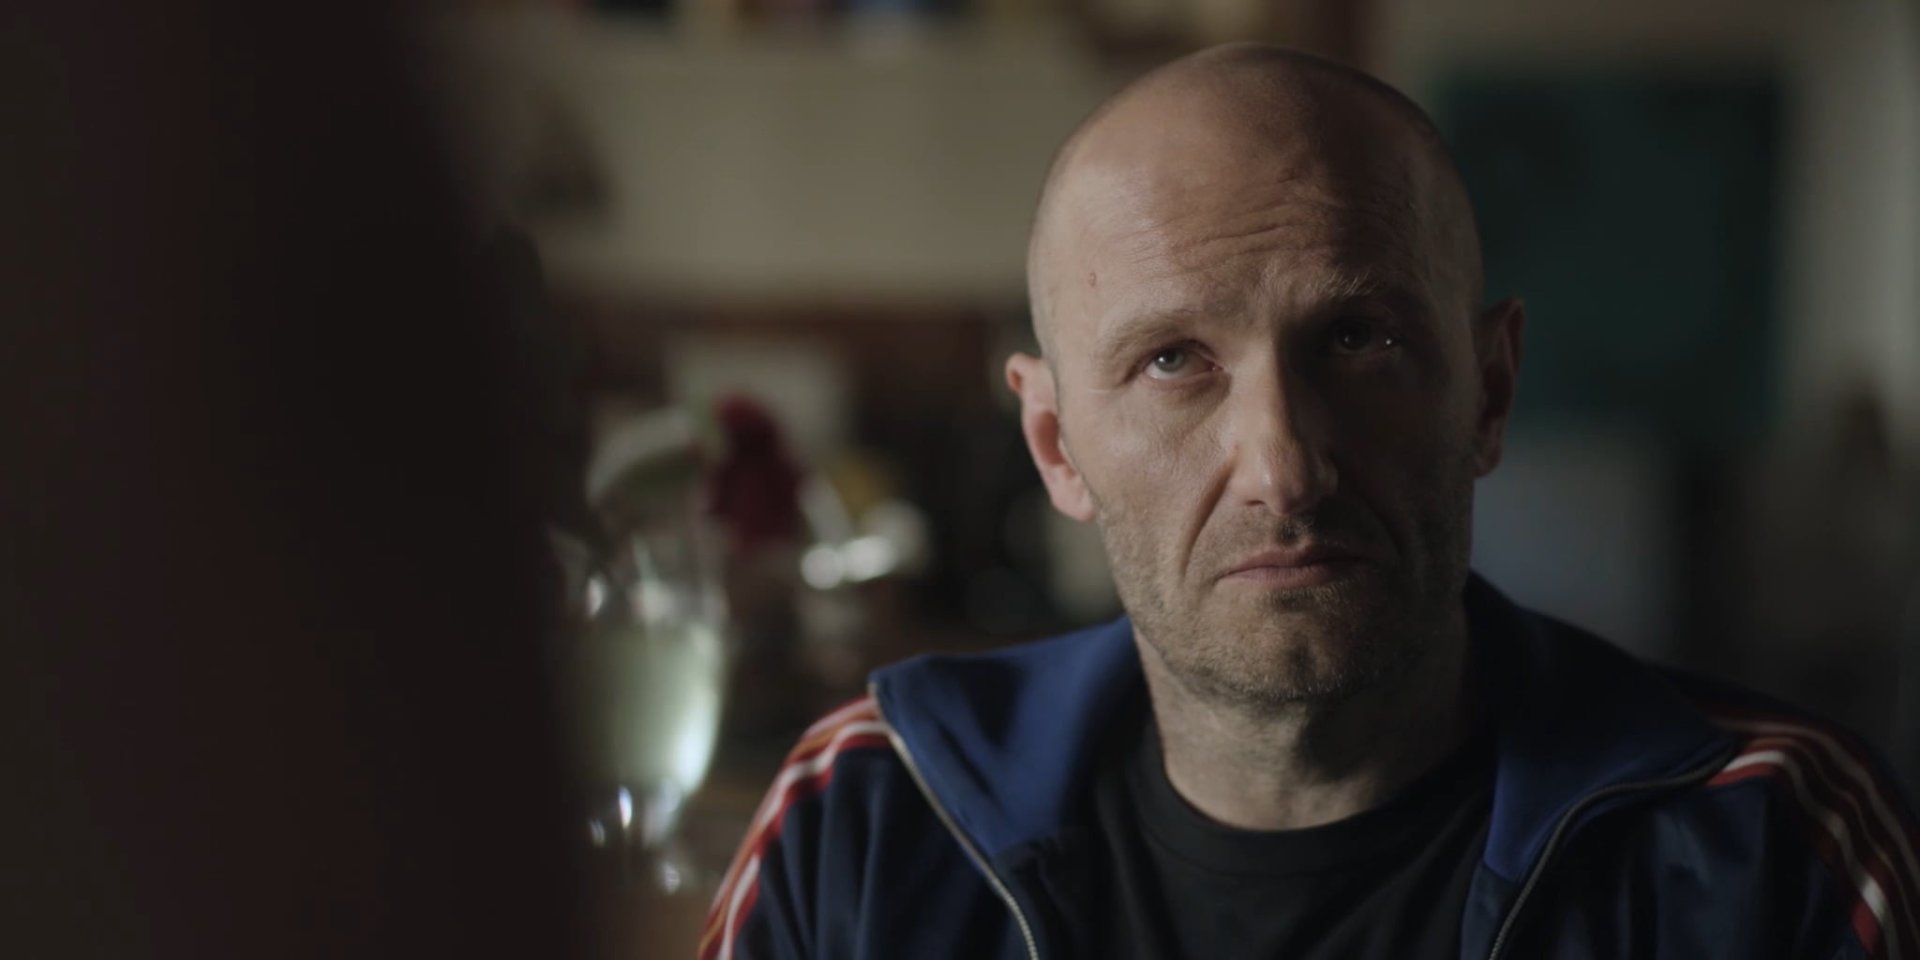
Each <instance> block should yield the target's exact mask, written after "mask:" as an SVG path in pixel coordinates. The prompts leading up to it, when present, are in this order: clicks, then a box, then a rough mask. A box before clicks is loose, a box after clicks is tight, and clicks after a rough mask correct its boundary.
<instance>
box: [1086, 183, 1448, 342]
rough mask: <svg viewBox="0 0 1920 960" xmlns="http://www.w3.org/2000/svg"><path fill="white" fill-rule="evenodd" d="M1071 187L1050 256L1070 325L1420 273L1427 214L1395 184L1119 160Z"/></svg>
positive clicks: (1390, 282) (1224, 309) (1359, 290)
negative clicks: (1169, 170)
mask: <svg viewBox="0 0 1920 960" xmlns="http://www.w3.org/2000/svg"><path fill="white" fill-rule="evenodd" d="M1098 173H1099V174H1100V175H1097V176H1094V177H1091V178H1089V179H1088V180H1086V181H1083V184H1084V185H1085V186H1086V187H1087V188H1088V189H1087V190H1086V191H1085V192H1082V191H1079V190H1075V191H1074V194H1077V195H1069V196H1067V197H1063V200H1066V201H1067V202H1068V203H1070V204H1072V205H1071V206H1065V205H1064V204H1063V206H1065V208H1064V209H1062V210H1061V211H1059V216H1060V218H1061V221H1062V222H1061V224H1060V229H1059V230H1058V231H1057V232H1056V235H1055V237H1054V243H1055V245H1056V247H1057V249H1056V250H1055V251H1054V252H1053V255H1052V257H1051V258H1050V259H1051V267H1050V269H1051V271H1052V273H1053V276H1052V277H1051V278H1050V284H1051V286H1052V288H1053V289H1052V291H1051V293H1052V295H1053V297H1054V298H1055V301H1056V303H1057V304H1058V306H1059V307H1061V308H1063V309H1062V310H1061V311H1060V312H1061V314H1062V316H1061V317H1060V318H1059V320H1060V321H1062V323H1061V326H1062V327H1063V328H1065V329H1072V328H1074V327H1079V328H1081V329H1080V330H1076V331H1074V332H1075V333H1079V334H1085V333H1088V332H1092V330H1093V329H1095V328H1099V327H1104V326H1106V321H1108V320H1109V319H1110V318H1112V317H1113V316H1115V315H1116V314H1126V315H1134V314H1139V313H1168V314H1172V313H1178V312H1181V311H1191V312H1206V313H1213V314H1225V313H1230V312H1233V311H1235V310H1238V309H1241V308H1243V307H1244V306H1246V303H1247V301H1248V299H1249V298H1252V297H1255V296H1256V295H1259V294H1262V293H1264V294H1268V295H1269V296H1270V298H1271V299H1274V300H1276V301H1277V302H1282V303H1289V304H1293V305H1297V306H1305V305H1309V304H1310V303H1312V302H1314V301H1316V300H1330V299H1337V298H1340V297H1348V296H1359V295H1363V294H1366V293H1368V292H1371V291H1375V290H1382V289H1387V288H1398V289H1404V288H1407V287H1410V286H1417V285H1418V284H1419V281H1420V280H1421V277H1420V276H1419V274H1420V265H1421V263H1422V258H1421V257H1420V256H1419V252H1418V244H1417V241H1416V237H1417V236H1418V235H1419V234H1420V232H1421V231H1420V227H1419V223H1418V217H1419V211H1418V210H1417V208H1416V207H1415V205H1414V204H1413V203H1412V202H1411V200H1410V198H1409V197H1408V196H1407V195H1406V194H1405V192H1404V190H1403V189H1400V188H1399V187H1398V186H1397V185H1395V184H1392V183H1381V182H1377V181H1372V180H1366V179H1357V178H1343V177H1341V176H1339V175H1338V173H1336V172H1334V171H1331V170H1329V169H1326V168H1320V169H1290V168H1287V167H1285V166H1282V165H1263V164H1259V163H1249V164H1247V165H1246V166H1245V167H1244V168H1243V169H1242V170H1241V171H1239V172H1237V173H1236V172H1223V173H1221V174H1219V175H1216V176H1214V177H1211V178H1204V177H1192V176H1189V177H1185V178H1181V177H1165V178H1163V177H1158V176H1155V175H1153V174H1151V173H1146V174H1142V173H1141V172H1138V171H1127V170H1114V171H1110V172H1109V171H1098Z"/></svg>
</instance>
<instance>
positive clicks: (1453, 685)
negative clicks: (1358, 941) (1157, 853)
mask: <svg viewBox="0 0 1920 960" xmlns="http://www.w3.org/2000/svg"><path fill="white" fill-rule="evenodd" d="M1138 646H1139V647H1140V648H1141V658H1142V660H1143V663H1144V665H1145V667H1146V674H1147V686H1148V689H1149V691H1150V692H1151V694H1152V698H1153V711H1154V716H1155V719H1156V721H1157V722H1158V726H1159V733H1160V742H1161V748H1162V754H1163V756H1164V757H1165V759H1166V772H1167V778H1168V780H1169V781H1170V782H1171V783H1172V784H1173V787H1174V789H1175V790H1176V791H1178V792H1179V794H1180V796H1181V797H1182V798H1184V799H1185V800H1186V801H1187V803H1189V804H1191V805H1192V806H1193V807H1194V809H1196V810H1199V811H1200V812H1201V813H1203V814H1205V815H1206V816H1208V817H1209V818H1211V819H1213V820H1215V821H1217V822H1219V823H1222V824H1225V825H1227V826H1230V827H1238V828H1241V829H1245V830H1292V829H1299V828H1303V827H1313V826H1319V825H1321V824H1325V823H1332V822H1333V821H1336V820H1343V819H1345V818H1347V817H1350V816H1353V815H1354V814H1357V813H1361V812H1363V811H1366V810H1369V809H1372V808H1373V807H1376V806H1379V805H1380V804H1381V803H1384V802H1385V801H1386V800H1387V799H1389V798H1390V797H1391V796H1392V795H1393V794H1394V793H1395V792H1397V791H1398V790H1399V789H1400V788H1402V787H1404V786H1406V785H1407V784H1408V783H1410V782H1412V781H1413V780H1415V779H1417V778H1418V777H1419V776H1420V775H1421V774H1423V773H1426V772H1427V771H1429V770H1431V769H1433V768H1434V767H1435V766H1437V765H1439V764H1440V762H1441V761H1443V760H1445V759H1446V758H1447V757H1448V756H1450V755H1452V754H1453V752H1454V751H1455V750H1457V749H1458V748H1459V746H1460V744H1461V743H1462V742H1463V741H1464V740H1465V739H1466V737H1467V735H1468V733H1469V728H1470V726H1471V720H1472V718H1471V716H1469V711H1468V710H1467V708H1466V689H1465V688H1466V682H1467V677H1466V662H1467V655H1466V646H1467V644H1466V641H1465V637H1464V629H1462V630H1460V631H1449V633H1448V634H1447V635H1445V636H1444V637H1443V638H1436V641H1435V642H1434V643H1433V644H1432V645H1430V646H1429V647H1428V649H1427V650H1426V651H1425V653H1424V655H1423V656H1422V658H1421V659H1420V661H1419V662H1417V663H1413V664H1409V665H1407V669H1404V670H1401V671H1400V672H1398V673H1397V674H1396V675H1394V676H1392V677H1389V678H1386V679H1384V680H1382V681H1381V682H1379V683H1376V684H1374V685H1373V686H1372V687H1370V688H1368V689H1366V690H1363V691H1359V692H1357V693H1354V694H1352V695H1350V696H1347V697H1345V698H1342V699H1340V700H1338V701H1332V702H1300V703H1293V704H1288V705H1286V706H1285V707H1283V708H1280V709H1278V710H1274V709H1251V708H1249V707H1246V706H1244V705H1239V704H1227V703H1221V702H1219V701H1218V700H1216V699H1212V698H1207V697H1203V696H1199V695H1197V694H1196V693H1195V691H1194V690H1193V689H1192V688H1190V687H1188V686H1187V685H1185V684H1183V683H1182V682H1180V680H1179V679H1178V678H1176V677H1174V676H1172V675H1171V674H1170V673H1169V672H1168V671H1167V670H1166V668H1165V665H1164V664H1163V663H1161V662H1160V661H1159V659H1158V657H1157V656H1156V655H1155V653H1154V652H1153V650H1152V645H1151V644H1148V643H1144V642H1140V643H1138Z"/></svg>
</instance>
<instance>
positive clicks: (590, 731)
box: [565, 502, 729, 893]
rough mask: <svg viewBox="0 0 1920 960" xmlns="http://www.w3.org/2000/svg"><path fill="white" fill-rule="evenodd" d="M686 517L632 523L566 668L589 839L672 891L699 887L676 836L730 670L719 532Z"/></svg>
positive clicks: (593, 594) (617, 543)
mask: <svg viewBox="0 0 1920 960" xmlns="http://www.w3.org/2000/svg"><path fill="white" fill-rule="evenodd" d="M682 507H683V508H681V509H672V510H662V511H655V512H654V513H652V514H651V515H649V516H647V517H645V518H643V519H641V520H639V521H638V522H637V523H635V524H633V525H632V526H631V527H630V528H629V529H627V530H626V532H624V533H623V534H621V535H620V536H618V537H617V538H615V539H614V540H613V542H612V544H611V546H610V548H609V550H608V552H607V555H606V556H604V557H603V558H602V560H601V562H600V563H599V564H597V565H596V568H595V569H594V570H593V571H592V572H591V573H590V574H589V575H588V576H587V577H586V578H585V579H584V582H583V583H582V584H581V585H580V589H581V590H582V592H583V594H584V595H583V596H582V597H580V598H579V608H578V609H579V611H580V613H581V614H583V617H582V619H581V621H580V622H579V626H578V628H577V629H576V631H575V636H574V637H573V638H572V642H571V643H570V645H569V647H570V649H569V650H568V656H567V660H568V663H567V665H566V668H565V675H566V679H567V683H568V687H569V689H568V691H567V697H566V699H567V702H568V704H569V708H570V709H569V712H570V713H571V714H572V720H573V723H572V726H573V738H572V739H573V742H574V750H575V756H576V761H577V764H578V770H579V773H580V776H581V778H582V783H583V784H584V785H585V786H586V788H587V790H588V793H589V797H590V799H591V801H592V809H591V811H590V814H589V817H588V821H587V824H586V826H587V833H588V838H589V840H590V842H592V843H593V845H594V846H596V847H598V848H602V849H604V850H606V851H607V852H608V853H609V854H611V855H612V856H614V857H616V858H617V859H618V861H619V863H620V870H621V873H622V875H623V876H631V875H632V872H633V870H634V868H635V866H636V864H637V865H639V866H640V867H641V868H642V869H644V870H645V871H646V872H648V873H649V874H650V878H649V879H650V882H653V883H655V884H657V885H659V886H660V887H661V888H663V889H665V890H666V891H667V892H669V893H672V892H675V891H677V890H679V889H681V888H682V887H686V886H697V885H698V884H699V883H701V882H703V881H702V880H701V879H700V878H699V877H698V875H697V871H696V870H695V869H694V865H693V864H692V863H691V862H690V861H689V859H688V858H687V857H685V856H684V855H682V853H681V852H680V850H679V849H678V848H677V847H676V845H675V843H674V837H675V831H676V828H677V827H678V826H679V823H680V819H681V814H682V812H683V811H684V809H685V806H686V803H687V800H688V799H689V798H690V797H692V795H693V794H694V792H695V791H696V790H698V789H699V788H700V784H701V782H702V781H703V780H704V779H705V778H706V775H707V767H708V764H709V761H710V760H711V759H712V757H713V751H714V744H715V740H716V737H717V735H718V733H719V726H720V713H721V706H722V701H723V694H724V691H725V688H726V679H727V667H728V661H729V656H728V645H727V642H726V601H725V596H724V593H723V590H722V566H721V562H720V559H721V558H720V556H719V549H720V539H719V536H718V532H717V531H716V530H714V529H713V528H712V526H711V524H710V522H709V521H708V518H706V517H705V516H704V515H703V514H702V513H701V511H699V510H698V509H697V508H695V507H694V506H693V505H692V504H691V502H689V503H687V504H684V505H682Z"/></svg>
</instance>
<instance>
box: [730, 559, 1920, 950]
mask: <svg viewBox="0 0 1920 960" xmlns="http://www.w3.org/2000/svg"><path fill="white" fill-rule="evenodd" d="M1466 599H1467V611H1468V619H1469V623H1470V633H1471V636H1472V642H1473V647H1474V656H1475V658H1476V669H1478V670H1479V671H1481V677H1482V680H1483V682H1482V684H1481V687H1480V688H1481V689H1482V690H1483V691H1485V693H1484V695H1485V696H1486V697H1488V698H1489V699H1488V702H1487V703H1486V705H1485V706H1486V707H1487V709H1488V710H1489V715H1490V720H1491V722H1492V724H1493V728H1494V739H1495V750H1496V753H1497V759H1496V761H1495V785H1494V794H1493V810H1492V815H1491V816H1492V820H1491V824H1490V827H1489V832H1488V837H1487V843H1486V849H1485V851H1484V852H1483V854H1482V857H1481V862H1480V865H1479V867H1478V869H1477V870H1476V872H1475V874H1474V878H1473V882H1472V887H1471V889H1470V891H1469V894H1468V903H1467V908H1466V911H1465V913H1464V914H1463V915H1462V916H1461V918H1460V933H1461V956H1462V958H1466V960H1478V958H1514V960H1519V958H1529V960H1530V958H1538V957H1554V958H1560V957H1565V958H1599V957H1607V958H1659V957H1674V958H1682V957H1684V958H1704V957H1740V958H1748V957H1782V958H1785V957H1792V958H1812V960H1840V958H1865V957H1875V958H1882V957H1891V958H1920V864H1917V863H1916V859H1915V858H1916V854H1920V850H1917V849H1916V836H1920V834H1917V833H1916V830H1915V828H1914V821H1913V816H1912V811H1911V808H1910V807H1908V806H1906V805H1905V803H1904V801H1903V800H1902V799H1901V797H1900V795H1899V792H1898V788H1897V787H1896V786H1895V785H1894V784H1893V783H1892V781H1891V780H1890V778H1889V777H1888V774H1887V773H1886V769H1885V767H1884V766H1883V765H1882V764H1880V763H1879V762H1878V760H1877V758H1876V757H1874V756H1873V755H1872V754H1871V752H1870V751H1869V750H1868V749H1866V748H1865V746H1864V745H1863V744H1862V743H1861V742H1860V741H1859V740H1858V739H1856V738H1854V737H1853V736H1851V735H1849V734H1847V733H1846V732H1844V731H1841V730H1838V729H1836V728H1834V727H1831V726H1829V725H1827V724H1825V723H1822V722H1819V721H1816V720H1813V719H1811V718H1808V717H1806V716H1804V715H1800V714H1797V713H1794V712H1792V711H1791V710H1788V709H1786V708H1784V707H1782V706H1781V705H1779V704H1777V703H1773V702H1771V701H1765V700H1762V699H1760V698H1757V697H1756V696H1754V695H1752V694H1749V693H1746V692H1743V691H1740V690H1737V689H1734V688H1730V687H1726V686H1722V685H1717V684H1713V683H1710V682H1708V681H1704V680H1701V679H1698V678H1692V677H1687V676H1682V675H1677V674H1674V673H1670V672H1666V671H1662V670H1658V669H1656V668H1653V667H1650V666H1648V665H1645V664H1643V663H1641V662H1639V661H1637V660H1635V659H1634V658H1632V657H1630V656H1628V655H1626V654H1625V653H1623V652H1621V651H1620V650H1618V649H1616V648H1614V647H1612V646H1610V645H1608V644H1607V643H1605V642H1603V641H1601V640H1599V639H1596V638H1594V637H1592V636H1590V635H1588V634H1586V633H1583V632H1581V631H1579V630H1577V629H1575V628H1573V627H1570V626H1567V625H1565V624H1563V623H1560V622H1557V621H1555V620H1552V619H1550V618H1548V617H1545V616H1542V615H1539V614H1536V613H1532V612H1530V611H1526V610H1524V609H1522V608H1520V607H1517V606H1515V605H1514V604H1512V603H1510V602H1509V601H1507V599H1506V598H1505V597H1503V596H1501V595H1500V594H1499V593H1497V592H1496V591H1495V590H1493V588H1491V587H1490V586H1487V585H1486V584H1485V583H1484V582H1483V581H1480V580H1478V579H1477V578H1476V579H1475V580H1474V581H1473V582H1472V583H1471V584H1470V585H1469V587H1468V589H1467V598H1466ZM1142 683H1143V680H1142V678H1141V670H1140V662H1139V658H1138V654H1137V653H1136V651H1135V648H1134V646H1133V640H1132V627H1131V625H1130V624H1129V623H1128V622H1127V621H1126V620H1120V621H1116V622H1114V623H1111V624H1107V625H1105V626H1101V627H1096V628H1093V629H1090V630H1086V631H1082V632H1080V633H1075V634H1070V635H1067V636H1063V637H1059V638H1055V639H1053V640H1048V641H1043V642H1040V643H1036V644H1031V645H1027V646H1021V647H1014V648H1010V649H1007V650H1004V651H998V652H994V653H990V654H984V655H976V656H965V657H920V658H916V659H913V660H909V661H907V662H905V663H901V664H898V665H896V666H892V667H888V668H886V669H883V670H880V671H878V672H876V673H875V674H874V676H873V679H872V682H871V685H870V687H869V695H868V696H866V697H864V698H862V699H860V700H857V701H854V702H853V703H851V704H848V705H847V706H845V707H842V708H841V709H839V710H837V711H835V712H834V713H832V714H831V715H829V716H827V717H826V718H825V719H823V720H821V721H820V722H819V723H818V724H816V725H814V727H812V728H811V729H810V730H809V731H808V732H807V733H806V735H805V736H804V737H803V738H802V739H801V741H800V743H799V745H798V746H797V747H795V749H794V750H793V752H792V754H791V755H790V757H789V758H788V761H787V763H786V765H785V767H784V768H783V769H782V771H781V773H780V775H779V776H778V778H777V779H776V780H775V782H774V784H773V788H772V789H771V790H770V791H769V793H768V795H767V798H766V800H765V801H764V802H763V803H762V805H761V808H760V810H759V813H758V814H757V815H756V816H755V818H754V821H753V823H752V825H751V827H750V829H749V831H748V834H747V836H746V838H745V840H744V842H743V843H742V845H741V848H740V851H739V853H738V854H737V855H736V857H735V860H734V863H733V866H732V868H731V869H730V870H729V871H728V873H727V876H726V880H725V882H724V884H723V886H722V888H721V890H720V892H719V895H718V897H717V898H716V899H715V901H714V905H713V909H712V912H711V913H710V915H709V917H708V920H707V927H706V931H705V937H704V939H703V941H702V944H701V948H700V956H701V957H702V958H703V960H704V958H728V960H732V958H753V960H775V958H803V957H805V958H823V960H825V958H834V960H894V958H903V960H922V958H925V960H936V958H1009V960H1017V958H1028V960H1035V958H1047V960H1057V958H1065V957H1073V956H1078V955H1080V954H1079V953H1078V952H1077V951H1076V945H1075V944H1074V943H1073V941H1072V936H1071V931H1072V930H1073V929H1074V928H1075V925H1074V924H1073V923H1071V922H1069V921H1070V919H1071V918H1070V916H1069V915H1070V914H1071V913H1073V912H1074V911H1076V910H1080V909H1083V908H1084V909H1088V910H1092V909H1098V907H1097V906H1096V905H1092V904H1083V903H1078V902H1076V900H1075V898H1074V896H1073V891H1074V889H1075V884H1074V883H1073V881H1072V877H1073V876H1074V873H1073V870H1074V867H1075V864H1076V860H1077V859H1080V858H1082V856H1083V855H1082V853H1081V851H1085V850H1088V849H1091V848H1092V845H1094V844H1097V838H1095V837H1092V836H1091V835H1090V833H1089V830H1090V827H1089V823H1090V821H1091V813H1090V803H1089V797H1090V786H1091V772H1092V765H1093V758H1094V754H1095V749H1094V747H1095V744H1096V743H1098V742H1099V741H1100V739H1101V737H1102V735H1103V732H1104V731H1105V730H1107V729H1108V728H1109V727H1110V726H1111V725H1112V724H1113V723H1115V722H1116V716H1115V713H1116V711H1117V710H1119V709H1121V708H1122V705H1124V704H1128V703H1138V702H1143V701H1141V700H1139V699H1137V694H1138V692H1139V690H1140V689H1141V684H1142Z"/></svg>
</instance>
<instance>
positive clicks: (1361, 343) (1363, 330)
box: [1328, 317, 1399, 354]
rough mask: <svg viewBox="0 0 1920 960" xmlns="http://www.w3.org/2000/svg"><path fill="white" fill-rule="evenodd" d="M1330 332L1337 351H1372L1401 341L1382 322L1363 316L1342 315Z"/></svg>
mask: <svg viewBox="0 0 1920 960" xmlns="http://www.w3.org/2000/svg"><path fill="white" fill-rule="evenodd" d="M1328 333H1329V340H1330V341H1331V343H1332V346H1333V350H1334V352H1335V353H1346V354H1356V353H1371V352H1373V351H1376V350H1384V349H1386V348H1388V347H1391V346H1394V345H1395V344H1397V343H1399V340H1398V338H1396V337H1394V336H1393V335H1392V334H1389V333H1388V332H1386V330H1384V329H1382V325H1381V324H1380V323H1378V322H1376V321H1373V320H1368V319H1365V318H1363V317H1342V318H1340V319H1339V320H1336V321H1334V323H1333V328H1332V329H1331V330H1330V331H1328Z"/></svg>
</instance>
